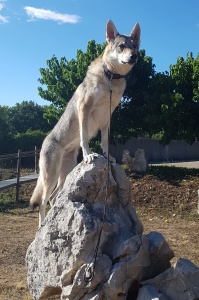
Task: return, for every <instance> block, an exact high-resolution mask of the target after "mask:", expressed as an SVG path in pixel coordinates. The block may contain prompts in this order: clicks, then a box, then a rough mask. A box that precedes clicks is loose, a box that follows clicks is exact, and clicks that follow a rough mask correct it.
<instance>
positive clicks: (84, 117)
mask: <svg viewBox="0 0 199 300" xmlns="http://www.w3.org/2000/svg"><path fill="white" fill-rule="evenodd" d="M106 40H107V43H108V44H107V46H106V48H105V51H104V54H103V55H102V56H100V57H98V58H97V59H96V60H94V61H93V62H92V63H91V65H90V66H89V68H88V71H87V74H86V77H85V79H84V81H83V82H82V83H81V84H80V85H79V86H78V88H77V90H76V91H75V93H74V95H73V97H72V98H71V100H70V101H69V103H68V105H67V107H66V110H65V112H64V113H63V115H62V116H61V118H60V120H59V121H58V123H57V124H56V125H55V127H54V128H53V130H52V131H51V132H50V134H49V135H48V136H47V137H46V138H45V140H44V142H43V145H42V149H41V153H40V161H39V167H40V174H39V178H38V181H37V185H36V187H35V190H34V192H33V195H32V197H31V200H30V205H32V206H33V205H35V204H39V206H40V207H39V226H40V225H41V223H42V221H43V220H44V217H45V209H46V204H47V201H48V200H49V199H53V198H54V197H55V196H56V195H57V193H58V192H59V191H60V190H61V189H62V187H63V184H64V181H65V179H66V176H67V174H69V172H71V170H72V169H73V168H74V167H75V165H76V163H77V154H78V150H79V147H80V146H81V147H82V151H83V158H84V161H85V162H87V163H90V162H92V161H93V159H94V154H93V153H92V152H91V151H90V149H89V144H88V143H89V140H90V139H91V138H92V137H93V136H94V135H95V134H96V133H97V131H98V130H99V129H100V130H101V147H102V150H103V153H104V155H105V156H107V153H108V129H109V125H110V114H109V111H110V109H109V103H110V102H109V97H110V86H109V84H110V79H109V78H108V76H107V74H106V73H105V70H104V66H106V68H107V69H108V70H109V71H110V72H111V73H112V74H120V75H126V74H127V73H128V72H129V71H130V70H131V69H132V67H133V65H134V64H135V63H136V60H137V51H138V48H139V44H140V26H139V24H138V23H137V24H136V25H135V26H134V28H133V30H132V32H131V34H130V36H126V35H120V34H119V33H118V31H117V29H116V27H115V25H114V24H113V22H112V21H111V20H109V21H108V23H107V28H106ZM125 86H126V80H125V79H124V78H120V79H112V102H111V112H113V111H114V109H115V108H116V106H117V105H118V104H119V102H120V99H121V97H122V95H123V92H124V89H125ZM111 159H112V160H113V158H111Z"/></svg>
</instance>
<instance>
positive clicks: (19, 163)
mask: <svg viewBox="0 0 199 300" xmlns="http://www.w3.org/2000/svg"><path fill="white" fill-rule="evenodd" d="M20 170H21V150H18V156H17V185H16V202H18V201H19V184H20V182H19V180H20Z"/></svg>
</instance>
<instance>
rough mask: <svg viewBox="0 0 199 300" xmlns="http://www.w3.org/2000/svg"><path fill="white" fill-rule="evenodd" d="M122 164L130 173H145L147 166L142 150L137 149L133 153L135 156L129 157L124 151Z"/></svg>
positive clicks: (126, 151) (127, 152)
mask: <svg viewBox="0 0 199 300" xmlns="http://www.w3.org/2000/svg"><path fill="white" fill-rule="evenodd" d="M122 162H123V163H124V164H125V165H126V166H127V169H129V170H130V171H132V172H140V173H143V172H146V170H147V167H148V164H147V159H146V156H145V152H144V149H140V148H138V149H137V150H136V152H135V156H134V157H131V156H130V154H129V151H128V150H124V152H123V156H122Z"/></svg>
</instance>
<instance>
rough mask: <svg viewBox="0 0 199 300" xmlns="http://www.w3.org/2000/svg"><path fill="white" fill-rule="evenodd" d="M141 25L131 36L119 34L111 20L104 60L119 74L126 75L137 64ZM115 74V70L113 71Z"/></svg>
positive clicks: (135, 28)
mask: <svg viewBox="0 0 199 300" xmlns="http://www.w3.org/2000/svg"><path fill="white" fill-rule="evenodd" d="M140 33H141V30H140V25H139V24H138V23H136V24H135V26H134V28H133V30H132V31H131V34H130V35H123V34H119V32H118V31H117V29H116V27H115V25H114V23H113V22H112V21H111V20H109V21H108V23H107V27H106V40H107V42H108V46H107V48H106V51H105V55H104V58H105V60H106V63H107V64H108V65H110V66H112V67H111V69H115V70H116V71H117V73H119V74H122V75H125V74H127V73H128V72H129V71H130V70H131V69H132V67H133V65H134V64H135V63H136V62H137V58H138V50H139V45H140ZM110 66H109V67H110ZM111 71H112V72H114V70H111Z"/></svg>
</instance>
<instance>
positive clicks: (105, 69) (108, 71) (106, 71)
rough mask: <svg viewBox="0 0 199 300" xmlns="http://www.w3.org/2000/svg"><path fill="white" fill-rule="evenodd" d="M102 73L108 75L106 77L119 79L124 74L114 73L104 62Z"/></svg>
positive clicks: (123, 76)
mask: <svg viewBox="0 0 199 300" xmlns="http://www.w3.org/2000/svg"><path fill="white" fill-rule="evenodd" d="M103 67H104V73H105V74H106V76H107V77H108V79H121V78H125V75H120V74H114V73H111V71H110V70H109V69H108V68H107V66H106V65H105V64H104V65H103Z"/></svg>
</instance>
